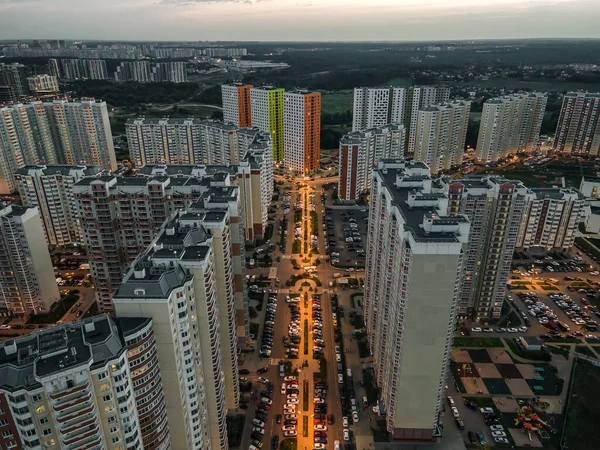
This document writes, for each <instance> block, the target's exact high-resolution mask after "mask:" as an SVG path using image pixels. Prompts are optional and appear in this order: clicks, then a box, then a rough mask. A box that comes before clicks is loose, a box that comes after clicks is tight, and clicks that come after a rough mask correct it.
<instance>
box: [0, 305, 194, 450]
mask: <svg viewBox="0 0 600 450" xmlns="http://www.w3.org/2000/svg"><path fill="white" fill-rule="evenodd" d="M124 342H125V344H124ZM161 369H162V368H160V367H159V366H158V361H157V358H156V338H155V335H154V333H153V330H152V321H151V320H149V319H139V318H136V319H126V320H123V321H120V322H119V327H117V325H116V324H115V322H114V321H113V320H112V319H110V318H109V317H107V316H104V315H100V316H96V317H92V318H89V319H86V320H85V321H79V322H73V323H68V324H63V325H59V326H55V327H52V328H47V329H45V330H38V331H36V332H34V333H32V334H29V335H23V336H21V337H19V338H16V339H14V340H6V341H4V342H2V343H1V344H0V382H1V387H0V403H2V404H3V406H5V408H3V412H2V414H3V415H5V417H3V420H2V426H3V428H4V431H3V433H2V436H1V437H0V444H2V447H3V448H11V447H13V448H45V449H48V450H63V449H75V448H78V449H83V448H87V449H107V448H111V449H117V448H119V449H123V450H125V449H135V448H145V449H152V450H167V449H171V448H174V447H172V446H171V436H170V433H169V424H168V419H167V414H166V410H165V401H164V397H163V385H162V381H161ZM169 418H170V417H169ZM173 419H175V418H174V417H173ZM190 448H192V447H190Z"/></svg>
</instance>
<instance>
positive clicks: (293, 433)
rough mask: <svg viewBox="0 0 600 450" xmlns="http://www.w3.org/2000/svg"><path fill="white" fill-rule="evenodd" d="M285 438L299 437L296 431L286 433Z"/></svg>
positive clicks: (284, 433)
mask: <svg viewBox="0 0 600 450" xmlns="http://www.w3.org/2000/svg"><path fill="white" fill-rule="evenodd" d="M283 436H284V437H296V436H298V432H297V431H296V430H292V431H284V432H283Z"/></svg>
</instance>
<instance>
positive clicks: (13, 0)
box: [0, 0, 41, 5]
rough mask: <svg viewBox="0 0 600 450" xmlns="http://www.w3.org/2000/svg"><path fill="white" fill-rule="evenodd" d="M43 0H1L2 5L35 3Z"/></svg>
mask: <svg viewBox="0 0 600 450" xmlns="http://www.w3.org/2000/svg"><path fill="white" fill-rule="evenodd" d="M39 1H41V0H0V5H9V4H18V3H33V2H39Z"/></svg>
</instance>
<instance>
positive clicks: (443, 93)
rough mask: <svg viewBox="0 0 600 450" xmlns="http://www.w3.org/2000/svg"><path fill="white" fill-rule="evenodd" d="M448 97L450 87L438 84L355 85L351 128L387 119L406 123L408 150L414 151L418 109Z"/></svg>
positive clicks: (354, 128)
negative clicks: (408, 85) (358, 86)
mask: <svg viewBox="0 0 600 450" xmlns="http://www.w3.org/2000/svg"><path fill="white" fill-rule="evenodd" d="M449 98H450V88H447V87H438V86H411V87H408V88H403V87H391V88H370V87H366V88H355V89H354V107H353V113H354V115H353V121H352V131H361V130H364V129H367V128H372V127H378V126H381V125H386V124H388V123H393V124H403V125H404V126H405V127H406V130H407V147H406V148H407V153H410V154H412V153H414V148H415V134H416V118H417V114H418V111H419V109H421V108H425V107H427V106H431V105H435V104H437V103H443V102H447V101H448V99H449Z"/></svg>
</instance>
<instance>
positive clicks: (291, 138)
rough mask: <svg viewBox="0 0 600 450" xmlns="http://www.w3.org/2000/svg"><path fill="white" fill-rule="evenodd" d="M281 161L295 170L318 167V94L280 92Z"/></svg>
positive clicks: (299, 91) (319, 129) (308, 170)
mask: <svg viewBox="0 0 600 450" xmlns="http://www.w3.org/2000/svg"><path fill="white" fill-rule="evenodd" d="M283 117H284V119H283V130H284V158H283V159H284V164H285V167H286V168H287V169H290V170H293V171H294V172H298V173H304V174H306V173H313V172H314V171H315V170H317V169H318V168H319V167H321V94H320V93H319V92H310V91H305V90H297V91H291V92H286V93H284V95H283Z"/></svg>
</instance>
